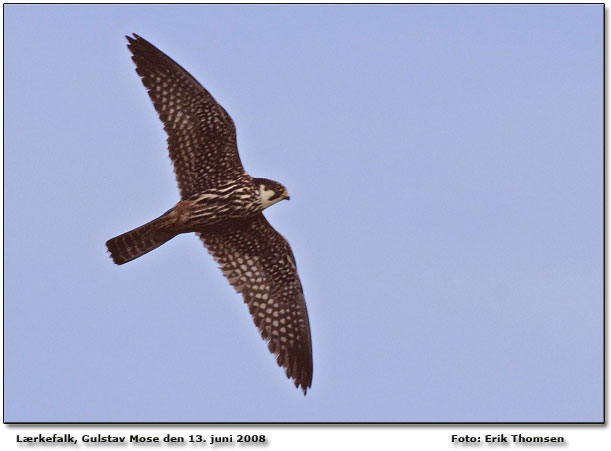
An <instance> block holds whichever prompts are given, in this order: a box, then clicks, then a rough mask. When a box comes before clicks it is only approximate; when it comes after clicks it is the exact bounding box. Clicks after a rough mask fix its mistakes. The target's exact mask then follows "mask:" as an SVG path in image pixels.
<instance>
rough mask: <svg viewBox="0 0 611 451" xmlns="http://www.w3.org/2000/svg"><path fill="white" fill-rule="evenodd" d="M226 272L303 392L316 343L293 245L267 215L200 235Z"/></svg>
mask: <svg viewBox="0 0 611 451" xmlns="http://www.w3.org/2000/svg"><path fill="white" fill-rule="evenodd" d="M199 236H200V238H201V239H202V241H203V242H204V244H205V245H206V247H207V248H208V251H209V252H210V253H211V254H212V256H213V257H214V258H215V260H216V261H217V262H218V263H219V266H220V268H221V270H222V271H223V274H224V275H225V277H227V279H228V280H229V282H230V283H231V284H232V285H233V286H234V288H235V289H236V291H237V292H238V293H242V296H243V297H244V302H246V303H247V304H248V309H249V310H250V314H251V315H252V317H253V320H254V322H255V324H256V326H257V327H258V329H259V332H261V336H262V337H263V338H264V339H265V340H267V341H268V347H269V350H270V351H271V352H273V353H274V354H275V355H276V356H277V361H278V364H279V365H280V366H283V367H284V368H285V369H286V375H287V376H288V377H289V378H292V379H294V380H295V386H296V387H299V386H301V388H302V389H303V391H304V393H305V392H306V390H307V389H308V387H310V386H311V385H312V343H311V338H310V323H309V321H308V311H307V309H306V304H305V298H304V296H303V289H302V287H301V282H300V281H299V276H298V275H297V267H296V265H295V259H294V257H293V253H292V251H291V247H290V246H289V244H288V242H287V241H286V240H285V239H284V237H283V236H282V235H280V234H279V233H278V232H276V231H275V230H274V228H273V227H272V226H271V225H270V224H269V222H267V220H266V219H265V217H264V216H263V214H259V215H258V216H257V217H256V218H254V219H253V220H250V221H245V222H242V223H240V224H236V225H233V226H232V227H223V228H219V229H218V230H216V231H207V232H204V233H199Z"/></svg>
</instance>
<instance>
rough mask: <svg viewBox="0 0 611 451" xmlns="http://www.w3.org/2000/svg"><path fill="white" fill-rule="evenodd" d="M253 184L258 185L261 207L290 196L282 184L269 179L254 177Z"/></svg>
mask: <svg viewBox="0 0 611 451" xmlns="http://www.w3.org/2000/svg"><path fill="white" fill-rule="evenodd" d="M254 182H255V184H256V185H257V186H258V187H259V195H260V196H261V204H262V205H263V208H264V209H265V208H267V207H269V206H271V205H274V204H275V203H276V202H280V201H281V200H284V199H286V200H289V199H290V198H291V197H290V196H289V193H288V192H287V190H286V188H285V187H284V185H282V184H281V183H278V182H274V181H273V180H269V179H254Z"/></svg>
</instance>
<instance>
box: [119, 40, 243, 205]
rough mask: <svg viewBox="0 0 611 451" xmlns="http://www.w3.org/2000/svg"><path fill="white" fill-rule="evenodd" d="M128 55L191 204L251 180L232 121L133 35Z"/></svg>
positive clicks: (206, 94)
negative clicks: (208, 192)
mask: <svg viewBox="0 0 611 451" xmlns="http://www.w3.org/2000/svg"><path fill="white" fill-rule="evenodd" d="M126 37H127V40H128V41H129V44H128V46H127V47H128V49H129V50H130V52H131V53H132V55H133V56H132V60H133V61H134V63H135V64H136V72H137V73H138V75H140V77H141V78H142V83H143V84H144V86H145V88H146V89H147V91H148V93H149V96H150V97H151V100H152V101H153V105H154V106H155V109H156V110H157V113H158V114H159V118H160V119H161V121H162V122H163V125H164V129H165V131H166V133H167V134H168V148H169V151H170V158H171V159H172V162H173V163H174V172H175V173H176V180H177V181H178V187H179V189H180V193H181V197H182V198H183V199H186V198H188V197H190V196H191V195H193V194H195V193H199V192H202V191H204V190H206V189H208V188H214V187H218V186H220V185H224V184H225V183H227V182H231V181H234V182H235V180H238V179H240V178H242V177H244V176H245V175H246V173H245V171H244V168H243V166H242V162H241V161H240V156H239V154H238V147H237V142H236V131H235V125H234V124H233V120H232V119H231V117H230V116H229V114H227V112H226V111H225V109H224V108H223V107H222V106H221V105H219V104H218V103H217V102H216V100H214V98H213V97H212V96H211V95H210V93H209V92H208V91H206V89H205V88H204V87H203V86H202V85H201V84H199V82H198V81H197V80H196V79H195V78H193V76H191V74H189V73H188V72H187V71H186V70H184V69H183V68H182V67H181V66H180V65H178V64H177V63H176V62H175V61H174V60H172V59H171V58H170V57H168V56H167V55H166V54H164V53H163V52H162V51H160V50H159V49H157V48H156V47H155V46H154V45H152V44H151V43H149V42H148V41H146V40H145V39H143V38H141V37H140V36H138V35H136V34H134V37H133V38H132V37H130V36H126Z"/></svg>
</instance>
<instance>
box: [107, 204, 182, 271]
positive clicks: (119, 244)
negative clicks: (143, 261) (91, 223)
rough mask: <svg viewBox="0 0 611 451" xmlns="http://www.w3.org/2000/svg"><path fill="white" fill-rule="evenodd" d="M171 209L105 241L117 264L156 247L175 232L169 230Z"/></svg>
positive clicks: (173, 235) (174, 234) (170, 237)
mask: <svg viewBox="0 0 611 451" xmlns="http://www.w3.org/2000/svg"><path fill="white" fill-rule="evenodd" d="M171 212H172V211H171V210H170V211H169V212H168V213H166V214H164V215H162V216H160V217H159V218H157V219H153V220H152V221H151V222H149V223H147V224H144V225H143V226H140V227H138V228H137V229H134V230H130V231H129V232H126V233H124V234H122V235H119V236H116V237H114V238H111V239H110V240H108V241H107V242H106V247H107V248H108V251H109V252H110V256H111V258H112V259H113V261H114V262H115V263H116V264H117V265H122V264H123V263H127V262H129V261H132V260H134V259H136V258H138V257H140V256H142V255H144V254H146V253H148V252H150V251H152V250H153V249H156V248H158V247H159V246H161V245H162V244H163V243H165V242H166V241H169V240H171V239H172V238H174V237H175V236H176V235H177V234H176V233H175V232H172V231H170V230H169V227H168V222H169V221H168V219H169V218H168V216H169V215H170V214H171Z"/></svg>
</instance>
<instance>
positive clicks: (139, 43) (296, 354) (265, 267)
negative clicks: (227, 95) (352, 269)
mask: <svg viewBox="0 0 611 451" xmlns="http://www.w3.org/2000/svg"><path fill="white" fill-rule="evenodd" d="M127 40H128V42H129V44H128V45H127V47H128V49H129V51H130V52H131V53H132V55H133V56H132V60H133V61H134V63H135V64H136V72H137V73H138V75H139V76H140V78H141V79H142V83H143V84H144V87H145V88H146V90H147V91H148V93H149V96H150V97H151V100H152V101H153V105H154V106H155V109H156V110H157V113H158V114H159V118H160V119H161V122H163V126H164V129H165V131H166V133H167V135H168V149H169V152H170V158H171V159H172V162H173V164H174V172H175V173H176V180H177V181H178V188H179V189H180V201H179V202H178V203H177V204H176V205H175V206H174V207H172V208H171V209H170V210H168V211H167V212H166V213H164V214H163V215H161V216H160V217H158V218H157V219H153V220H152V221H151V222H149V223H147V224H144V225H143V226H140V227H138V228H137V229H134V230H132V231H130V232H127V233H124V234H122V235H119V236H117V237H115V238H112V239H110V240H108V241H107V242H106V246H107V247H108V250H109V252H110V256H111V257H112V259H113V260H114V262H115V263H116V264H117V265H122V264H124V263H127V262H129V261H131V260H134V259H135V258H138V257H140V256H142V255H144V254H146V253H147V252H150V251H152V250H153V249H155V248H157V247H159V246H161V245H162V244H163V243H165V242H166V241H169V240H171V239H172V238H174V237H175V236H176V235H178V234H181V233H188V232H195V233H196V234H197V235H198V236H199V238H200V239H201V240H202V241H203V242H204V245H205V246H206V248H207V249H208V252H210V254H212V256H213V257H214V259H215V260H216V261H217V263H218V264H219V266H220V268H221V271H222V272H223V274H224V275H225V277H226V278H227V279H228V280H229V283H231V285H233V287H234V288H235V289H236V291H237V292H238V293H242V296H243V298H244V302H245V303H246V304H248V309H249V310H250V314H251V315H252V318H253V320H254V322H255V325H256V326H257V328H258V329H259V332H260V333H261V336H262V337H263V339H265V340H266V341H267V342H268V347H269V350H270V351H271V352H272V353H273V354H274V355H275V356H276V360H277V362H278V365H280V366H281V367H284V368H285V371H286V375H287V377H289V378H292V379H293V380H294V383H295V386H296V387H301V388H302V390H303V392H304V394H305V393H306V392H307V389H308V388H309V387H311V386H312V340H311V338H310V323H309V320H308V311H307V309H306V304H305V298H304V296H303V289H302V287H301V282H300V281H299V276H298V275H297V266H296V264H295V257H294V256H293V252H292V251H291V247H290V246H289V244H288V242H287V241H286V239H284V237H283V236H282V235H280V234H279V233H278V232H276V230H275V229H274V228H273V227H272V226H271V225H270V224H269V222H267V220H266V219H265V216H263V210H265V209H266V208H267V207H270V206H271V205H273V204H275V203H276V202H280V201H281V200H283V199H289V195H288V193H287V191H286V188H285V187H284V186H282V185H281V184H280V183H278V182H275V181H273V180H268V179H264V178H253V177H251V176H250V175H248V174H247V173H246V171H245V170H244V167H243V166H242V162H241V161H240V156H239V155H238V147H237V142H236V130H235V125H234V123H233V120H232V119H231V117H230V116H229V114H227V112H226V111H225V109H224V108H223V107H222V106H221V105H219V104H218V103H217V102H216V100H214V98H213V97H212V96H211V95H210V93H209V92H208V91H207V90H206V89H205V88H204V87H203V86H202V85H201V84H199V82H198V81H197V80H196V79H195V78H193V76H191V74H189V73H188V72H187V71H186V70H184V69H183V68H182V67H181V66H180V65H178V64H177V63H176V62H175V61H174V60H172V59H171V58H170V57H168V56H167V55H166V54H164V53H163V52H161V51H160V50H159V49H157V48H156V47H155V46H154V45H152V44H151V43H149V42H148V41H146V40H145V39H143V38H141V37H140V36H138V35H136V34H134V36H133V37H131V36H127Z"/></svg>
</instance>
